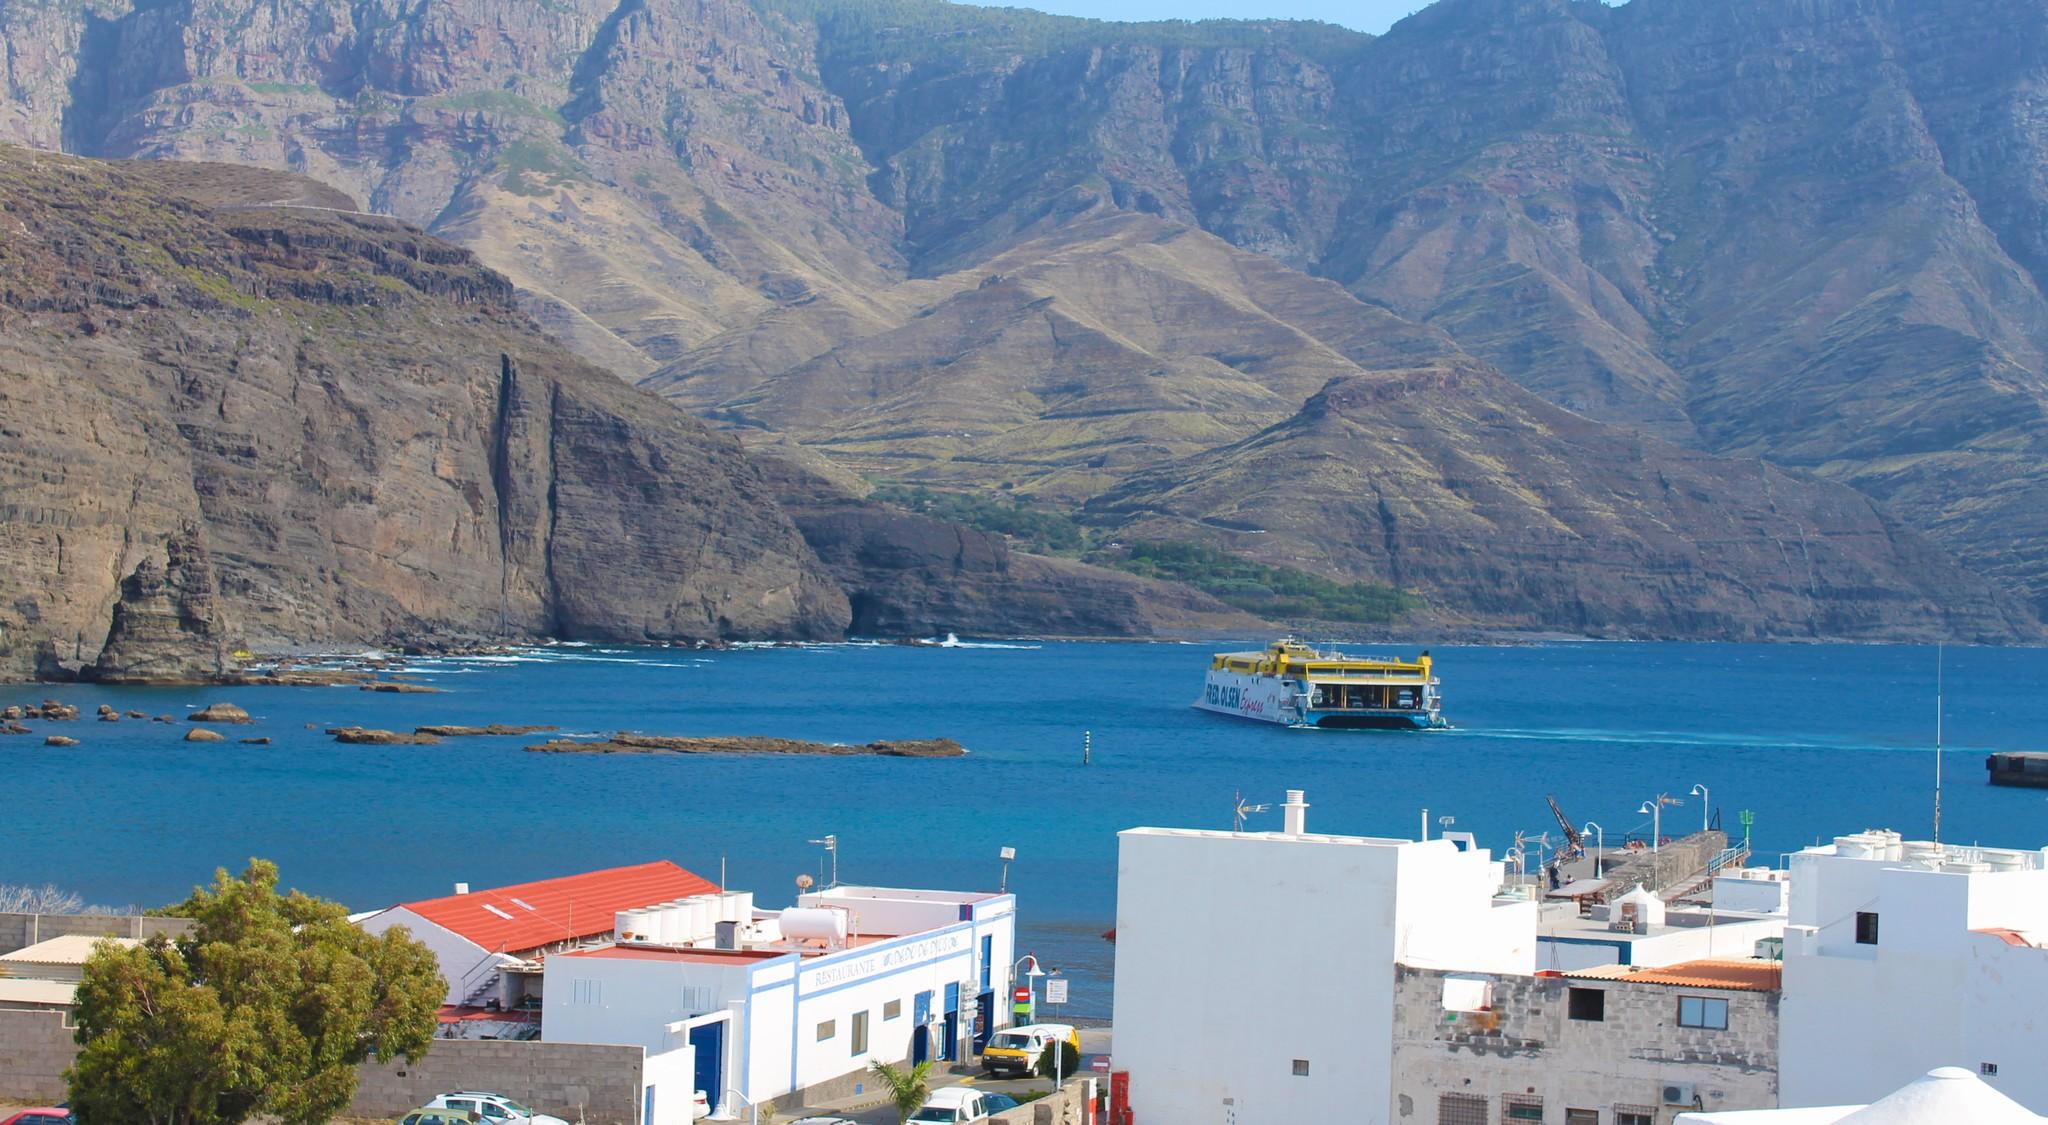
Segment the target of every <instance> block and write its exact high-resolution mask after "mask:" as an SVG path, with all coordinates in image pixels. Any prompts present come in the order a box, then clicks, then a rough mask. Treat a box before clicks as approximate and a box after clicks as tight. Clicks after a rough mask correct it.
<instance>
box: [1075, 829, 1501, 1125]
mask: <svg viewBox="0 0 2048 1125" xmlns="http://www.w3.org/2000/svg"><path fill="white" fill-rule="evenodd" d="M1119 845H1120V846H1119V849H1118V869H1117V948H1116V997H1115V1002H1116V1013H1117V1027H1116V1066H1117V1068H1118V1069H1119V1070H1128V1071H1129V1072H1130V1074H1131V1101H1132V1107H1133V1109H1134V1111H1135V1115H1136V1117H1137V1119H1138V1120H1140V1121H1152V1122H1172V1123H1175V1125H1180V1123H1190V1125H1192V1123H1197V1122H1222V1121H1225V1120H1233V1121H1235V1122H1236V1125H1293V1123H1296V1122H1302V1121H1343V1122H1346V1123H1367V1122H1384V1121H1386V1120H1387V1115H1388V1112H1389V1108H1388V1107H1389V1104H1390V1100H1389V1099H1390V1083H1391V1071H1390V1067H1391V1058H1392V1020H1393V999H1394V997H1393V988H1394V964H1395V961H1396V959H1397V957H1398V958H1410V959H1413V960H1414V961H1415V962H1418V963H1422V964H1427V965H1429V966H1431V967H1437V968H1450V969H1471V970H1475V971H1489V972H1523V973H1526V972H1530V971H1532V969H1533V965H1534V956H1535V911H1534V908H1533V905H1530V904H1518V907H1519V906H1528V909H1519V908H1517V907H1496V906H1495V905H1494V903H1493V892H1494V890H1495V889H1496V888H1497V887H1498V885H1499V881H1500V866H1499V864H1498V863H1495V862H1493V861H1492V860H1491V858H1490V857H1488V856H1487V855H1486V854H1485V853H1483V852H1480V853H1461V852H1459V851H1457V849H1456V848H1455V847H1453V846H1452V845H1451V844H1449V843H1446V842H1444V841H1441V840H1437V841H1430V842H1428V843H1421V844H1418V843H1413V842H1409V841H1385V840H1362V839H1356V838H1348V837H1323V836H1304V837H1286V836H1282V835H1278V834H1271V833H1253V834H1245V835H1236V834H1232V833H1225V832H1177V831H1171V830H1161V829H1134V830H1132V831H1128V832H1124V833H1122V834H1120V836H1119ZM1297 1059H1300V1060H1303V1061H1305V1062H1306V1063H1307V1064H1308V1074H1307V1075H1306V1076H1297V1075H1296V1074H1295V1073H1294V1069H1293V1066H1294V1061H1295V1060H1297ZM1226 1100H1227V1101H1226ZM1226 1108H1227V1109H1228V1111H1229V1112H1230V1113H1231V1114H1232V1116H1231V1117H1229V1118H1226V1116H1225V1113H1226Z"/></svg>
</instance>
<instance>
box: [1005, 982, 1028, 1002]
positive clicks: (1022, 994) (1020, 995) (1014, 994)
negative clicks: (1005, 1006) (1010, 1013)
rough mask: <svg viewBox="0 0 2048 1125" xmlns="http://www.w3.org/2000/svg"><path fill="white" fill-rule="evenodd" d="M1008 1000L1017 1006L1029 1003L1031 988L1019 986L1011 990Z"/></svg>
mask: <svg viewBox="0 0 2048 1125" xmlns="http://www.w3.org/2000/svg"><path fill="white" fill-rule="evenodd" d="M1010 999H1012V1000H1015V1001H1016V1002H1017V1003H1019V1004H1029V1003H1031V986H1030V985H1021V986H1019V987H1017V988H1013V989H1011V990H1010Z"/></svg>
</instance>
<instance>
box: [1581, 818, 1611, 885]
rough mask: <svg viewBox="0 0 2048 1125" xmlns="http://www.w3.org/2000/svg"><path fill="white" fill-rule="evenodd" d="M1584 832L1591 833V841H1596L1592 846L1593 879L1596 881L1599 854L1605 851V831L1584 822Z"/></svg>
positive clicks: (1588, 822)
mask: <svg viewBox="0 0 2048 1125" xmlns="http://www.w3.org/2000/svg"><path fill="white" fill-rule="evenodd" d="M1584 830H1585V831H1587V832H1591V833H1592V834H1593V839H1594V840H1596V841H1598V842H1597V843H1595V844H1594V845H1593V878H1595V879H1598V878H1599V877H1600V857H1601V853H1603V852H1605V851H1606V850H1607V830H1606V829H1605V828H1602V827H1600V826H1599V825H1597V824H1595V823H1593V822H1592V821H1590V820H1589V821H1587V822H1586V827H1585V829H1584Z"/></svg>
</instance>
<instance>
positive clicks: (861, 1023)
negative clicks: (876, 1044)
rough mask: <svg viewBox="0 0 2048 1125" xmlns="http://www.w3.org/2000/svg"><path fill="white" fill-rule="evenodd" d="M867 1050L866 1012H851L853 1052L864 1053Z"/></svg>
mask: <svg viewBox="0 0 2048 1125" xmlns="http://www.w3.org/2000/svg"><path fill="white" fill-rule="evenodd" d="M867 1050H868V1014H867V1013H866V1012H855V1013H853V1053H854V1054H856V1055H864V1054H866V1053H867Z"/></svg>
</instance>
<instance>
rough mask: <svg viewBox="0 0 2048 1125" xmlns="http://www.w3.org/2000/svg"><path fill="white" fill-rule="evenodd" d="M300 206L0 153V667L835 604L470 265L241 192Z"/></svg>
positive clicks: (658, 631) (694, 449) (245, 188)
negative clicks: (227, 646) (2, 530)
mask: <svg viewBox="0 0 2048 1125" xmlns="http://www.w3.org/2000/svg"><path fill="white" fill-rule="evenodd" d="M305 190H307V189H305V187H304V185H303V184H301V183H300V182H298V181H296V180H294V179H292V178H291V177H286V176H279V175H275V174H272V173H264V172H257V171H253V170H249V169H236V168H213V169H211V170H208V169H203V168H201V169H195V168H193V167H190V166H178V165H164V164H133V165H106V164H100V163H96V162H92V161H85V160H79V159H76V158H71V157H60V156H51V155H47V154H38V153H32V152H30V151H28V150H25V149H20V148H14V147H10V146H0V227H4V236H5V237H4V238H0V380H4V382H0V430H4V432H6V433H7V434H8V435H9V441H7V442H6V443H5V444H4V445H0V482H4V483H0V496H4V497H5V502H4V505H0V518H4V520H5V522H6V524H7V525H8V529H9V530H8V534H6V535H5V536H4V537H0V564H4V565H0V581H4V583H5V584H6V596H5V598H4V599H0V606H4V608H0V655H4V660H0V671H4V672H5V673H8V674H15V675H19V674H24V673H27V672H29V671H33V670H34V668H35V665H36V663H37V660H38V653H39V652H41V653H42V654H43V660H44V663H45V664H47V660H48V657H49V656H50V655H52V654H54V655H55V656H57V657H59V658H61V659H63V660H67V661H74V662H79V663H83V664H93V663H94V661H95V660H96V658H101V657H103V659H100V660H99V662H98V664H97V665H96V671H97V673H98V674H99V675H101V676H103V677H105V678H111V679H119V678H124V677H126V676H129V675H154V674H155V673H156V672H158V671H163V670H169V671H170V672H171V673H172V674H173V675H174V676H183V675H184V674H185V673H187V672H193V673H196V672H199V671H203V670H205V668H206V666H207V665H208V664H210V663H212V662H215V661H217V660H218V658H219V653H220V649H221V648H222V646H223V644H224V643H227V642H228V641H231V642H232V643H235V644H238V645H254V644H262V643H267V642H278V641H282V642H297V643H304V642H334V641H349V640H376V639H385V638H391V637H396V636H400V635H405V634H411V633H418V632H436V631H462V632H477V633H491V634H506V635H514V636H517V635H534V636H538V635H560V636H588V637H600V638H610V639H615V640H661V639H695V638H716V637H728V636H730V637H769V636H804V637H827V636H836V635H839V633H840V632H841V631H842V630H843V628H844V627H845V625H846V623H847V620H848V611H847V606H846V601H845V597H844V595H843V594H842V593H841V592H840V590H839V589H838V587H837V586H836V585H834V584H833V582H832V580H831V579H830V577H829V576H828V575H827V574H826V573H825V572H824V569H823V567H822V566H821V565H820V563H819V562H818V560H817V558H816V556H815V555H814V554H813V553H812V552H811V551H810V550H809V548H808V547H806V546H805V544H804V542H803V540H802V538H801V536H800V535H799V534H798V533H797V531H796V529H795V528H794V527H793V526H792V525H791V524H790V522H789V520H788V519H787V517H786V516H784V515H783V514H782V512H781V510H780V509H779V508H778V507H777V506H776V504H775V501H774V498H773V497H772V495H770V493H769V492H768V489H767V486H766V485H765V483H764V482H763V481H762V479H761V478H760V476H759V474H758V472H757V471H756V470H755V469H754V468H753V467H752V466H751V465H750V464H749V463H748V462H747V461H746V459H745V457H744V455H743V454H742V452H741V451H740V449H739V447H738V446H737V444H736V443H734V442H733V441H732V440H731V439H729V438H726V437H722V436H719V435H716V434H713V433H710V432H708V431H706V430H705V429H704V428H703V427H702V426H701V425H699V424H697V423H696V422H694V421H692V420H691V419H689V418H688V417H686V416H684V415H682V414H681V413H679V412H678V411H676V410H675V409H674V408H672V407H670V406H668V405H667V404H665V403H663V402H661V401H659V400H658V399H655V398H653V397H652V396H649V395H647V394H646V393H644V392H641V391H636V390H634V389H632V388H631V387H628V386H627V385H625V384H624V383H622V382H620V381H619V380H618V379H617V378H615V377H614V376H612V375H610V374H608V373H606V372H604V371H601V370H598V369H596V368H593V367H591V366H589V365H587V364H585V363H583V362H582V361H580V360H577V359H576V358H574V357H572V356H570V355H569V354H567V353H566V352H564V351H563V350H562V349H561V348H560V347H559V346H558V345H556V344H555V343H553V342H552V341H550V340H548V339H547V338H546V337H544V336H542V335H541V334H540V333H539V332H538V331H536V330H535V329H534V327H533V326H532V324H531V322H530V321H528V320H527V319H526V317H525V316H524V315H522V314H521V313H520V312H519V311H518V310H517V309H516V308H515V307H514V296H513V291H512V286H511V285H510V284H509V283H508V282H507V281H506V280H505V279H504V278H503V277H500V276H498V275H496V274H494V273H492V272H490V271H488V270H486V269H484V268H482V267H481V266H479V265H478V264H477V263H476V261H475V259H474V258H473V257H472V256H471V255H470V254H469V253H468V252H467V251H464V250H461V249H459V248H457V247H454V246H450V245H448V244H446V243H442V242H439V241H437V240H435V239H432V238H429V237H427V236H425V235H422V234H421V233H420V232H418V231H417V230H414V229H411V228H408V227H406V226H403V225H402V224H400V223H397V222H395V221H393V220H390V219H384V218H374V217H370V216H366V215H359V214H353V213H348V212H345V211H340V210H331V209H327V208H326V207H325V206H322V205H315V206H306V205H292V206H284V207H274V206H268V205H263V204H258V205H251V204H249V203H246V202H242V201H245V200H248V199H252V198H255V199H266V200H267V199H280V198H284V199H295V198H298V197H299V196H300V194H301V193H303V192H304V191H305ZM328 202H329V203H332V202H334V200H332V199H331V198H330V199H329V200H328ZM160 556H161V557H163V561H162V562H159V561H158V559H159V557H160ZM209 572H210V573H209ZM110 629H111V631H112V636H111V638H110V636H109V633H110ZM224 638H225V639H226V640H225V641H224ZM180 639H183V640H184V641H185V642H187V644H185V645H184V646H183V648H184V651H183V652H182V654H181V653H180V651H179V649H180V645H179V644H177V643H176V642H177V641H179V640H180ZM181 661H182V662H183V663H181Z"/></svg>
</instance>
